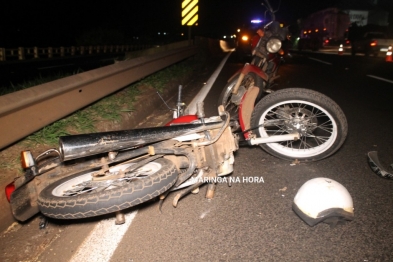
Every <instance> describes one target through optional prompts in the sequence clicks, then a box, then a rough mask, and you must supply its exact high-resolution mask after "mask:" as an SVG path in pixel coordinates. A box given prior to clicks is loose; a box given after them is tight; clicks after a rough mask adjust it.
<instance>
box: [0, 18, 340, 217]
mask: <svg viewBox="0 0 393 262" xmlns="http://www.w3.org/2000/svg"><path fill="white" fill-rule="evenodd" d="M274 28H276V27H275V26H274ZM272 32H274V30H273V31H272ZM266 35H269V34H266ZM279 41H280V40H279V39H278V38H276V34H273V33H272V34H271V36H270V38H269V39H261V40H260V42H261V43H262V42H263V43H264V44H265V45H266V46H265V47H264V48H267V47H268V46H270V47H271V46H276V45H277V46H279ZM260 49H261V50H262V49H263V48H262V46H260ZM275 49H277V47H276V48H275ZM277 50H278V49H277ZM248 68H249V69H247V70H246V72H242V74H243V75H244V76H243V77H242V75H240V77H239V80H238V83H237V84H236V86H234V87H233V89H231V92H230V95H229V98H228V102H229V103H224V106H223V105H220V106H219V107H218V116H213V117H208V118H207V117H205V115H204V112H203V106H202V105H201V104H199V106H198V107H197V114H196V115H182V113H183V109H182V107H183V106H184V105H183V103H181V102H180V97H181V92H180V91H181V89H180V90H179V96H178V97H179V99H178V103H177V109H176V110H175V111H176V112H175V114H174V117H175V118H174V119H173V120H172V121H171V122H169V123H168V124H167V125H166V126H163V127H154V128H142V129H133V130H123V131H112V132H102V133H92V134H80V135H72V136H62V137H60V138H59V148H58V149H49V150H47V151H45V152H44V153H42V154H39V155H38V156H36V157H33V154H32V153H31V152H30V151H28V150H26V151H23V152H22V155H21V161H22V166H23V168H25V170H26V171H25V174H24V175H23V176H21V177H19V178H17V179H15V180H14V182H13V183H11V184H9V185H8V186H7V187H6V196H7V199H8V200H9V201H10V205H11V210H12V213H13V215H14V217H15V218H16V219H17V220H19V221H26V220H27V219H29V218H31V217H32V216H34V215H35V214H37V213H39V212H41V213H42V214H43V215H45V216H46V217H51V218H56V219H80V218H88V217H95V216H99V215H104V214H109V213H115V212H119V211H121V210H124V209H127V208H130V207H133V206H135V205H138V204H141V203H144V202H146V201H149V200H151V199H153V198H156V197H159V198H160V201H161V203H162V201H163V200H164V199H165V197H166V196H167V195H168V194H169V193H170V192H171V191H174V190H180V191H178V193H177V194H176V196H175V198H174V200H173V206H175V207H176V206H177V204H178V201H179V200H180V198H182V197H183V196H185V195H187V194H188V193H190V192H193V191H194V190H196V189H198V188H199V187H200V186H201V185H203V184H205V183H207V184H208V186H207V193H206V197H207V198H212V197H213V196H214V191H215V186H216V183H215V182H214V181H215V180H214V179H217V178H219V177H222V176H226V175H230V174H231V173H232V171H233V164H234V159H235V158H234V152H235V151H236V150H238V148H239V145H243V144H244V145H260V146H261V147H262V148H263V149H264V150H266V151H267V152H269V153H271V154H273V155H275V156H277V157H280V158H283V159H287V160H292V161H293V160H299V161H315V160H320V159H323V158H325V157H328V156H330V155H332V154H333V153H335V152H336V151H337V150H338V149H339V148H340V147H341V145H342V144H343V143H344V140H345V138H346V134H347V122H346V118H345V115H344V113H343V112H342V110H341V109H340V107H339V106H338V105H337V104H336V103H335V102H334V101H333V100H331V99H330V98H328V97H326V96H324V95H323V94H321V93H318V92H315V91H312V90H307V89H301V88H289V89H285V90H280V91H277V92H273V93H271V94H269V95H267V96H265V97H264V98H263V99H261V100H260V101H259V102H258V103H257V104H256V106H255V108H254V104H255V101H256V98H257V96H258V94H259V87H258V86H256V85H253V84H250V85H246V84H243V83H244V82H243V79H246V78H247V76H250V75H251V73H253V72H255V73H257V74H258V75H259V76H262V80H263V81H265V82H266V81H268V77H267V75H266V73H265V72H264V71H263V70H261V69H259V68H258V71H256V70H257V69H256V68H255V66H250V67H248ZM245 73H246V74H245ZM235 97H236V99H237V98H238V100H236V99H235ZM235 100H236V101H239V103H238V104H236V103H235V102H234V101H235ZM231 104H234V105H236V106H237V107H238V111H239V112H238V116H239V117H238V119H231V114H230V113H229V112H228V110H229V109H230V108H228V105H231ZM239 125H240V126H241V129H242V131H241V133H235V132H234V131H235V130H237V129H238V127H239ZM194 192H195V191H194Z"/></svg>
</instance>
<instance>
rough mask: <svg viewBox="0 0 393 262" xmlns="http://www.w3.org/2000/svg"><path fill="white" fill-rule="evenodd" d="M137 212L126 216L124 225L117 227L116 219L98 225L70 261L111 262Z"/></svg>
mask: <svg viewBox="0 0 393 262" xmlns="http://www.w3.org/2000/svg"><path fill="white" fill-rule="evenodd" d="M137 212H138V210H136V211H133V212H131V213H128V214H125V219H126V222H125V223H124V224H122V225H115V218H110V219H105V220H102V221H100V222H99V223H97V225H96V226H95V227H94V229H93V230H92V231H91V232H90V235H89V236H88V237H87V238H86V239H85V241H83V243H82V245H81V246H80V247H79V248H78V250H77V251H76V253H75V254H74V255H73V256H72V258H71V260H70V261H71V262H82V261H94V262H106V261H109V260H110V259H111V257H112V255H113V252H114V251H115V250H116V247H117V245H118V244H119V243H120V241H121V240H122V238H123V236H124V234H125V233H126V232H127V230H128V228H129V227H130V225H131V222H132V220H133V219H134V218H135V216H136V213H137ZM113 216H115V215H114V214H113Z"/></svg>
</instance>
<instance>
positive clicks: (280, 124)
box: [251, 88, 348, 161]
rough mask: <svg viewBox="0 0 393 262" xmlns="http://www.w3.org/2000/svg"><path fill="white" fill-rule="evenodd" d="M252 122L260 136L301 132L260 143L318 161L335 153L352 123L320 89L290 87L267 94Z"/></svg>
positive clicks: (285, 154) (285, 156)
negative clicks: (292, 137) (291, 138)
mask: <svg viewBox="0 0 393 262" xmlns="http://www.w3.org/2000/svg"><path fill="white" fill-rule="evenodd" d="M251 126H252V127H258V128H257V129H256V130H255V131H256V132H255V133H256V135H257V137H267V136H271V135H280V134H288V133H295V132H297V133H299V134H300V139H299V140H296V141H295V140H294V141H284V142H277V143H266V144H260V146H261V147H262V149H264V150H265V151H267V152H268V153H270V154H271V155H273V156H276V157H278V158H281V159H285V160H294V159H298V160H303V161H317V160H321V159H323V158H326V157H328V156H330V155H332V154H333V153H335V152H336V151H337V150H338V149H339V148H340V147H341V146H342V144H343V143H344V141H345V138H346V136H347V133H348V124H347V120H346V117H345V115H344V113H343V111H342V110H341V108H340V107H339V106H338V105H337V104H336V103H335V102H334V101H333V100H332V99H330V98H329V97H327V96H325V95H324V94H321V93H319V92H316V91H313V90H309V89H303V88H288V89H282V90H278V91H276V92H274V93H272V94H270V95H268V96H266V97H264V98H263V99H262V100H261V101H259V102H258V104H257V105H256V106H255V108H254V111H253V113H252V116H251Z"/></svg>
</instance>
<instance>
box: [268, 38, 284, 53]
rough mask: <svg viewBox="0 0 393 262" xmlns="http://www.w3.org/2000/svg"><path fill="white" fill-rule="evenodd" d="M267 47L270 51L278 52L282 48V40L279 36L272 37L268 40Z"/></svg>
mask: <svg viewBox="0 0 393 262" xmlns="http://www.w3.org/2000/svg"><path fill="white" fill-rule="evenodd" d="M266 49H267V51H269V53H277V52H278V50H280V49H281V40H280V39H277V38H271V39H269V41H267V44H266Z"/></svg>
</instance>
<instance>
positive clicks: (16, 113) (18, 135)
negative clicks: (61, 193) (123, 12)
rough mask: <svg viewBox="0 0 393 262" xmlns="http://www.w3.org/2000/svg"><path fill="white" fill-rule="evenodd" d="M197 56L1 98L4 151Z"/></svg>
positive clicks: (124, 66)
mask: <svg viewBox="0 0 393 262" xmlns="http://www.w3.org/2000/svg"><path fill="white" fill-rule="evenodd" d="M196 52H197V47H196V46H188V47H181V48H177V49H175V50H168V51H165V52H161V53H157V54H153V55H149V56H143V57H138V58H134V59H131V60H127V61H122V62H118V63H116V64H113V65H109V66H106V67H102V68H99V69H95V70H91V71H87V72H84V73H80V74H77V75H73V76H69V77H65V78H62V79H59V80H55V81H52V82H49V83H45V84H42V85H38V86H34V87H31V88H28V89H24V90H21V91H17V92H14V93H12V94H7V95H4V96H0V129H1V132H0V133H1V135H0V149H3V148H4V147H7V146H9V145H11V144H12V143H14V142H16V141H18V140H20V139H22V138H24V137H26V136H27V135H30V134H31V133H33V132H35V131H37V130H39V129H41V128H43V127H45V126H47V125H48V124H50V123H53V122H55V121H56V120H59V119H61V118H63V117H65V116H67V115H69V114H71V113H73V112H75V111H77V110H78V109H81V108H83V107H85V106H87V105H89V104H91V103H92V102H94V101H97V100H99V99H100V98H103V97H105V96H107V95H109V94H111V93H113V92H115V91H117V90H119V89H121V88H124V87H126V86H127V85H129V84H131V83H133V82H136V81H138V80H139V79H141V78H143V77H146V76H148V75H150V74H152V73H154V72H157V71H159V70H161V69H163V68H165V67H167V66H169V65H172V64H174V63H176V62H179V61H181V60H183V59H185V58H188V57H190V56H192V55H195V54H196Z"/></svg>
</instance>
